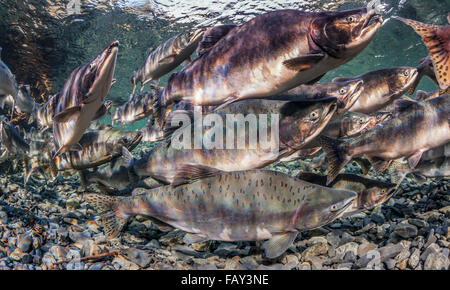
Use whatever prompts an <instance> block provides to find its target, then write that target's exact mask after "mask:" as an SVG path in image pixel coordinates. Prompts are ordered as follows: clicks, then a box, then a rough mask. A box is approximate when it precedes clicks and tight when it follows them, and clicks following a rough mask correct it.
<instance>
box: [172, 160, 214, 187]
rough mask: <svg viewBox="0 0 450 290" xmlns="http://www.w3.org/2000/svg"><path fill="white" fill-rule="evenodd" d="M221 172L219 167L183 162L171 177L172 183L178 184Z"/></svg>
mask: <svg viewBox="0 0 450 290" xmlns="http://www.w3.org/2000/svg"><path fill="white" fill-rule="evenodd" d="M219 173H222V171H220V170H219V169H216V168H212V167H208V166H205V165H200V164H189V163H187V164H183V165H182V166H181V167H180V168H179V169H178V170H177V172H176V174H175V176H174V177H173V181H172V185H173V186H179V185H182V184H186V183H190V182H193V181H196V180H199V179H203V178H207V177H211V176H214V175H217V174H219Z"/></svg>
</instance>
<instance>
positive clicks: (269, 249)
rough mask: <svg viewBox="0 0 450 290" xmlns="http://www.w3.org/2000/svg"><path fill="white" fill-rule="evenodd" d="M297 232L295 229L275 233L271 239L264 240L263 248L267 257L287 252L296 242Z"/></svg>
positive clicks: (272, 257)
mask: <svg viewBox="0 0 450 290" xmlns="http://www.w3.org/2000/svg"><path fill="white" fill-rule="evenodd" d="M297 234H298V232H297V231H293V232H286V233H283V234H278V235H274V236H273V237H272V238H271V239H269V240H268V241H266V242H264V244H263V245H262V247H261V248H262V249H263V250H264V252H265V254H266V257H267V258H269V259H274V258H276V257H279V256H281V255H282V254H283V253H284V252H286V250H287V249H288V248H289V247H290V246H291V245H292V243H293V242H294V240H295V238H296V237H297Z"/></svg>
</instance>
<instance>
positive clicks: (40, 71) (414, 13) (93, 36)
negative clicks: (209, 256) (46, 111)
mask: <svg viewBox="0 0 450 290" xmlns="http://www.w3.org/2000/svg"><path fill="white" fill-rule="evenodd" d="M368 3H369V1H361V0H346V1H341V0H339V1H323V0H321V1H291V0H289V1H283V0H277V1H269V0H258V1H251V0H247V1H232V0H208V1H192V0H179V1H168V0H165V1H148V0H129V1H127V0H122V1H94V0H92V1H84V0H75V1H71V0H44V1H41V0H27V1H13V0H1V1H0V5H1V9H0V31H2V37H1V38H0V46H1V47H3V53H2V59H3V61H4V62H5V63H6V64H7V65H8V66H9V67H10V68H11V71H12V72H13V74H14V75H15V77H16V79H17V81H18V83H20V84H30V85H31V87H32V94H33V97H34V98H35V100H36V101H38V102H40V103H43V102H44V101H46V99H47V98H48V96H49V95H51V94H55V93H57V92H58V91H59V90H60V89H61V88H62V86H63V84H64V82H65V80H66V78H67V77H68V75H69V74H70V72H71V71H72V70H73V69H74V68H76V67H78V66H80V65H83V64H85V63H87V62H88V61H89V60H90V59H92V58H93V57H94V56H95V55H96V54H97V53H98V52H99V51H101V50H102V49H103V48H104V47H105V46H106V45H108V44H109V43H111V42H112V41H113V40H119V41H120V50H119V55H118V58H117V66H116V71H115V78H116V79H117V83H116V84H115V86H114V87H113V88H112V89H111V91H110V94H109V96H108V99H110V100H113V102H114V107H116V106H119V105H121V104H123V103H124V102H125V101H126V100H127V99H128V97H129V95H130V93H131V83H130V77H131V74H132V72H133V71H134V70H135V69H137V68H138V67H139V66H140V65H141V63H142V62H143V61H144V60H145V58H146V55H147V53H148V51H149V49H150V48H155V47H157V46H158V45H159V44H161V43H162V42H164V41H165V40H167V39H169V38H170V37H172V36H174V35H176V34H178V33H180V32H183V31H186V30H189V29H192V28H193V27H207V26H211V25H215V24H219V23H222V24H226V23H234V24H241V23H243V22H245V21H247V20H249V19H251V18H252V17H254V16H256V15H259V14H261V13H264V12H268V11H272V10H276V9H283V8H293V9H301V10H305V11H322V10H345V9H351V8H356V7H362V6H366V5H367V4H368ZM382 3H384V4H386V7H387V8H386V9H385V10H386V11H387V13H386V14H385V15H384V18H385V19H388V18H390V17H391V16H392V15H399V16H402V17H406V18H411V19H416V20H419V21H423V22H426V23H430V24H438V25H442V24H445V23H446V21H447V20H446V14H445V13H442V14H440V12H441V11H449V10H450V1H448V0H427V1H421V0H386V1H383V2H382ZM426 56H427V51H426V48H425V46H424V45H423V43H422V42H421V40H420V37H419V36H418V35H417V34H416V33H415V32H414V31H413V30H412V29H411V28H409V27H408V26H406V25H403V24H401V23H399V22H398V21H388V22H387V23H386V24H385V25H384V27H382V29H381V30H380V31H379V33H378V34H377V35H376V37H375V39H374V40H373V41H372V42H371V43H370V45H369V46H368V47H367V48H366V49H365V50H364V51H363V52H362V53H361V54H360V55H358V56H357V57H356V58H355V59H354V60H352V61H351V62H349V63H347V64H345V65H343V66H341V67H339V68H338V69H336V70H333V71H330V72H328V73H327V74H326V76H325V77H324V78H323V79H322V80H321V82H327V81H331V79H333V78H334V77H338V76H341V77H351V76H356V75H359V74H362V73H365V72H368V71H372V70H376V69H381V68H388V67H396V66H417V65H418V63H419V61H420V59H422V58H424V57H426ZM180 68H181V67H179V68H178V69H180ZM169 76H170V74H168V75H166V76H165V77H163V78H162V79H161V82H160V85H161V86H164V85H165V84H166V82H167V79H168V78H169ZM419 89H421V90H425V91H432V90H435V89H436V86H435V84H434V83H433V82H432V81H430V80H429V79H428V78H424V79H423V80H422V82H421V83H420V86H419ZM104 122H109V119H108V118H106V119H105V120H104ZM144 124H145V121H141V122H138V123H135V124H134V125H133V126H132V127H131V128H141V127H142V126H143V125H144Z"/></svg>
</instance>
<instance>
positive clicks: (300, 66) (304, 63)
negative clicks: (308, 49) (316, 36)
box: [283, 54, 325, 72]
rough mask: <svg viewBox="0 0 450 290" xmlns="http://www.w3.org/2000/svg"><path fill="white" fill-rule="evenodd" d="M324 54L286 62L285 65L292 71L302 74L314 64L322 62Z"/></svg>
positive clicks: (310, 55)
mask: <svg viewBox="0 0 450 290" xmlns="http://www.w3.org/2000/svg"><path fill="white" fill-rule="evenodd" d="M324 56H325V55H324V54H309V55H306V56H299V57H295V58H291V59H288V60H285V61H284V62H283V65H284V66H286V67H287V68H288V69H290V70H294V71H297V72H301V71H304V70H307V69H310V68H311V67H312V66H313V65H314V64H316V63H317V62H318V61H320V60H321V59H322V58H323V57H324Z"/></svg>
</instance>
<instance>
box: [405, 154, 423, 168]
mask: <svg viewBox="0 0 450 290" xmlns="http://www.w3.org/2000/svg"><path fill="white" fill-rule="evenodd" d="M422 153H423V151H418V152H416V153H414V154H413V155H411V156H409V157H408V164H409V167H410V168H416V166H417V164H419V161H420V159H421V158H422Z"/></svg>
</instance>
